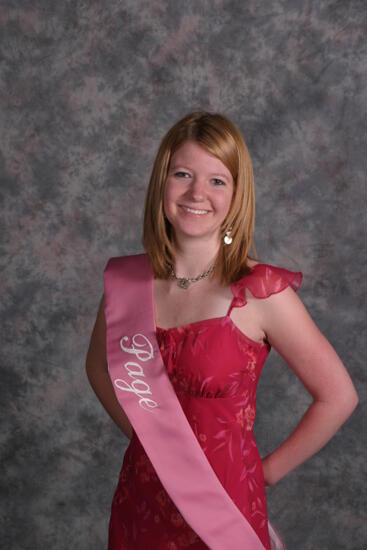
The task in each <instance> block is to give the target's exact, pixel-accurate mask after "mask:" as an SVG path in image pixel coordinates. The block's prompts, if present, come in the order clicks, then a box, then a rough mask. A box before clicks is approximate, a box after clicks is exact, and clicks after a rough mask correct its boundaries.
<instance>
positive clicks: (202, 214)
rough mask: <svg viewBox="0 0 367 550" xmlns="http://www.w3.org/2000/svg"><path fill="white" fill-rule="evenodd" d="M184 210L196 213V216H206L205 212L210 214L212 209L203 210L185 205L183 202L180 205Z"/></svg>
mask: <svg viewBox="0 0 367 550" xmlns="http://www.w3.org/2000/svg"><path fill="white" fill-rule="evenodd" d="M179 206H180V208H182V210H184V211H185V212H189V213H190V214H195V215H196V216H204V215H205V214H209V212H210V210H203V209H201V208H200V209H199V208H190V207H189V206H184V205H183V204H180V205H179Z"/></svg>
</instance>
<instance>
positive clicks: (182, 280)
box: [169, 263, 215, 290]
mask: <svg viewBox="0 0 367 550" xmlns="http://www.w3.org/2000/svg"><path fill="white" fill-rule="evenodd" d="M169 267H170V269H171V272H170V276H171V277H173V279H176V281H177V286H179V287H180V288H183V289H185V290H186V289H187V288H189V286H190V284H191V283H196V282H197V281H200V279H204V278H205V277H208V275H210V273H211V272H212V271H213V270H214V268H215V263H214V264H213V265H212V267H210V268H209V269H208V271H204V273H200V275H198V276H197V277H177V275H176V273H175V272H174V269H173V266H172V264H169Z"/></svg>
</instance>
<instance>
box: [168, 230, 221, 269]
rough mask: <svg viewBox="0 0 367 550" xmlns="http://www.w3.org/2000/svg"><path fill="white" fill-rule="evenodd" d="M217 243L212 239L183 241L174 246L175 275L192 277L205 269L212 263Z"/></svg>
mask: <svg viewBox="0 0 367 550" xmlns="http://www.w3.org/2000/svg"><path fill="white" fill-rule="evenodd" d="M218 250H219V244H218V243H215V242H214V243H213V241H209V242H206V241H205V240H204V241H203V240H201V239H200V241H199V242H198V241H197V242H190V243H189V242H185V243H180V244H179V245H177V244H176V246H175V264H174V266H173V269H174V270H175V273H176V276H177V277H187V278H193V277H197V276H198V275H200V274H201V273H203V272H204V271H207V270H208V269H209V268H210V267H211V266H212V265H213V263H214V261H215V258H216V255H217V253H218Z"/></svg>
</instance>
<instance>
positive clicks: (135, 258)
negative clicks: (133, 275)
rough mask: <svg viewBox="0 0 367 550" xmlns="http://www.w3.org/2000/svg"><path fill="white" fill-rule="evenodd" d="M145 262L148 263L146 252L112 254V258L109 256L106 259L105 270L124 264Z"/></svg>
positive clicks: (121, 266) (134, 264)
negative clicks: (124, 254) (121, 254)
mask: <svg viewBox="0 0 367 550" xmlns="http://www.w3.org/2000/svg"><path fill="white" fill-rule="evenodd" d="M147 264H149V259H148V255H147V254H146V253H142V254H130V255H126V256H113V257H112V258H109V259H108V260H107V262H106V267H105V271H107V270H111V269H116V268H117V269H119V268H123V267H125V266H126V267H127V266H138V265H147Z"/></svg>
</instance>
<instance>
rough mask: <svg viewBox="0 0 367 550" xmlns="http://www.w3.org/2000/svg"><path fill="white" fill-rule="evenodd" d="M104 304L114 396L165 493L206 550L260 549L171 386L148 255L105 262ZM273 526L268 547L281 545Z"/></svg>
mask: <svg viewBox="0 0 367 550" xmlns="http://www.w3.org/2000/svg"><path fill="white" fill-rule="evenodd" d="M104 299H105V317H106V326H107V336H106V346H107V361H108V370H109V375H110V377H111V381H112V384H113V387H114V390H115V393H116V397H117V399H118V401H119V403H120V405H121V407H122V408H123V410H124V411H125V413H126V415H127V416H128V418H129V420H130V422H131V424H132V426H133V428H134V430H135V432H136V434H137V436H138V438H139V440H140V442H141V444H142V445H143V447H144V449H145V451H146V453H147V455H148V456H149V459H150V461H151V463H152V465H153V467H154V469H155V471H156V473H157V475H158V476H159V478H160V480H161V482H162V485H163V486H164V487H165V489H166V491H167V493H168V494H169V495H170V497H171V499H172V500H173V502H174V503H175V505H176V506H177V508H178V509H179V510H180V512H181V514H182V516H183V517H184V518H185V520H186V522H187V523H188V524H189V525H190V526H191V527H192V529H193V530H194V531H195V532H196V533H197V534H198V536H199V537H200V538H201V539H202V540H203V541H204V542H205V544H206V545H207V546H208V547H209V548H210V549H212V550H222V549H223V548H231V550H264V546H263V544H262V542H261V540H260V539H259V537H258V535H257V533H256V532H255V531H254V529H253V528H252V526H251V525H250V523H249V522H248V521H247V520H246V518H245V517H244V516H243V515H242V513H241V512H240V510H239V509H238V508H237V506H236V505H235V504H234V502H233V501H232V499H231V498H230V496H229V495H228V493H227V492H226V490H225V489H224V487H223V486H222V484H221V482H220V481H219V479H218V477H217V476H216V474H215V472H214V471H213V469H212V467H211V465H210V463H209V461H208V459H207V458H206V455H205V453H204V451H203V450H202V448H201V446H200V444H199V442H198V441H197V439H196V436H195V434H194V433H193V431H192V429H191V426H190V424H189V422H188V420H187V418H186V416H185V413H184V412H183V410H182V407H181V404H180V402H179V400H178V398H177V395H176V393H175V391H174V389H173V387H172V384H171V381H170V379H169V376H168V374H167V371H166V368H165V366H164V363H163V359H162V356H161V354H160V350H159V346H158V342H157V339H156V329H155V320H154V306H153V272H152V269H151V265H150V261H149V257H148V255H147V254H138V255H136V256H124V257H116V258H110V260H109V261H108V262H107V265H106V268H105V270H104ZM272 529H273V528H272V527H271V528H270V527H269V533H270V535H271V537H272V539H273V540H272V548H274V549H275V548H279V549H282V548H284V546H283V544H282V542H281V540H280V538H279V536H278V535H277V534H276V532H274V533H272ZM275 544H279V546H275ZM273 545H274V546H273Z"/></svg>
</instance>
